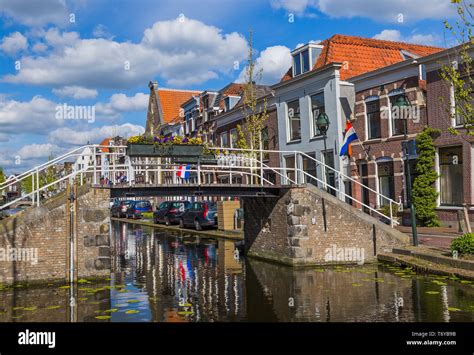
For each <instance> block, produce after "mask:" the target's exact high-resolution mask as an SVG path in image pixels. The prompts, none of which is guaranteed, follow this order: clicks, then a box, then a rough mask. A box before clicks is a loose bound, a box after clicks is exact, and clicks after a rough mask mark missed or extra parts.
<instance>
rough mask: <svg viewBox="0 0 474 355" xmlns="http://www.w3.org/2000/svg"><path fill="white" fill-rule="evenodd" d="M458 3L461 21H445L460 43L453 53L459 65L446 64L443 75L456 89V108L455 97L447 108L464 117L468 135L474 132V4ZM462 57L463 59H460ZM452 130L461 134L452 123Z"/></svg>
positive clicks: (458, 0)
mask: <svg viewBox="0 0 474 355" xmlns="http://www.w3.org/2000/svg"><path fill="white" fill-rule="evenodd" d="M451 3H453V4H456V7H457V13H458V21H456V23H455V25H454V26H453V25H452V24H450V23H449V22H448V21H444V27H445V28H446V30H448V31H450V32H451V33H452V35H453V36H454V37H455V38H456V40H457V42H458V43H459V44H460V49H458V50H457V53H455V55H454V56H453V59H455V60H456V61H460V63H458V65H453V64H452V62H453V60H451V63H450V64H449V65H443V66H442V68H441V72H440V73H441V77H442V78H443V80H444V81H445V82H446V83H447V85H448V86H452V87H453V89H454V90H453V91H454V103H455V105H454V110H453V109H452V107H451V100H444V99H442V101H443V102H445V101H447V102H448V104H447V105H446V111H447V112H448V115H449V117H450V119H452V118H454V117H456V116H457V117H460V118H461V120H462V121H463V122H464V124H463V125H464V128H465V129H466V133H467V134H468V135H471V136H472V135H474V106H473V102H472V96H473V95H474V79H473V77H472V75H473V73H472V71H473V59H472V57H471V56H470V54H469V48H470V47H471V45H472V42H473V37H472V26H473V23H474V18H473V13H472V9H473V8H474V4H473V3H471V1H467V0H451ZM458 58H459V59H458ZM448 130H449V132H451V133H452V134H459V131H458V130H457V129H456V128H453V127H450V128H449V129H448Z"/></svg>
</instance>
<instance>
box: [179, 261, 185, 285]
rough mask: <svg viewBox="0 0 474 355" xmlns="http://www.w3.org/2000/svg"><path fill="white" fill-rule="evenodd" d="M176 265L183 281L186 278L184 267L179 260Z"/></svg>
mask: <svg viewBox="0 0 474 355" xmlns="http://www.w3.org/2000/svg"><path fill="white" fill-rule="evenodd" d="M178 267H179V273H180V275H181V280H183V281H184V280H186V269H185V268H184V266H183V263H182V262H181V261H180V262H179V265H178Z"/></svg>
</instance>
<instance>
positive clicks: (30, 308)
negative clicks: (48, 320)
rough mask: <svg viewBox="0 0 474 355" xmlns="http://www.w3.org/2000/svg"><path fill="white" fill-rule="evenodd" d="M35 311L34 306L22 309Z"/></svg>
mask: <svg viewBox="0 0 474 355" xmlns="http://www.w3.org/2000/svg"><path fill="white" fill-rule="evenodd" d="M37 309H38V307H36V306H33V307H25V308H23V310H24V311H36V310H37Z"/></svg>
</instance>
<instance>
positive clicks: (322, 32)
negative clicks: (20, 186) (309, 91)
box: [0, 0, 455, 173]
mask: <svg viewBox="0 0 474 355" xmlns="http://www.w3.org/2000/svg"><path fill="white" fill-rule="evenodd" d="M453 18H455V8H454V7H453V5H451V4H450V1H449V0H385V1H381V0H170V1H168V0H155V1H151V0H134V1H131V0H130V1H126V0H77V1H72V0H71V1H69V0H42V1H35V0H0V166H3V167H4V168H5V169H6V170H7V172H8V173H14V172H21V171H23V170H24V169H26V168H29V167H31V166H33V165H34V164H37V163H40V162H43V161H45V160H46V159H47V157H48V156H49V155H51V154H52V155H57V154H60V153H61V152H64V151H66V150H68V149H70V148H71V147H72V146H77V145H82V144H86V143H87V142H91V143H97V142H99V141H100V140H101V139H102V138H105V137H107V136H111V135H115V134H120V135H124V136H129V135H132V134H138V133H141V132H142V131H143V127H144V125H145V116H146V107H147V100H148V88H147V84H148V82H149V81H150V80H156V81H158V83H159V85H160V86H161V87H168V88H182V89H199V90H201V89H202V90H206V89H215V90H217V89H219V88H221V87H223V86H225V85H226V84H227V83H229V82H232V81H236V80H239V77H240V78H242V70H244V65H245V60H246V56H247V48H248V43H247V36H248V30H249V28H252V29H253V33H254V47H255V49H256V50H257V54H256V60H257V65H258V66H259V67H261V68H262V69H263V77H262V83H265V84H272V83H275V82H277V81H278V80H279V78H280V77H281V75H282V74H283V73H284V72H285V71H286V70H287V69H288V67H289V63H290V54H289V53H290V51H291V50H292V49H294V48H295V47H296V46H298V45H300V44H304V43H307V42H309V41H318V40H324V39H326V38H328V37H330V36H332V35H333V34H336V33H342V34H349V35H357V36H363V37H375V38H380V39H387V40H396V41H408V42H414V43H419V44H428V45H436V46H442V47H447V46H450V45H452V44H454V41H453V39H452V38H451V37H450V35H449V33H447V32H446V31H445V30H444V26H443V24H442V21H443V19H451V20H452V19H453ZM64 104H67V105H88V106H90V107H94V109H95V118H94V120H91V119H89V120H87V119H76V120H64V119H57V118H56V117H55V115H56V108H57V107H58V105H59V106H63V105H64Z"/></svg>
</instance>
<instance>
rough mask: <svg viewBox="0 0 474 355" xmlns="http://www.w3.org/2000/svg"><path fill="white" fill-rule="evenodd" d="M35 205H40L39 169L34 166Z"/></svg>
mask: <svg viewBox="0 0 474 355" xmlns="http://www.w3.org/2000/svg"><path fill="white" fill-rule="evenodd" d="M36 205H37V206H38V207H39V205H40V183H39V170H38V168H36Z"/></svg>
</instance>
